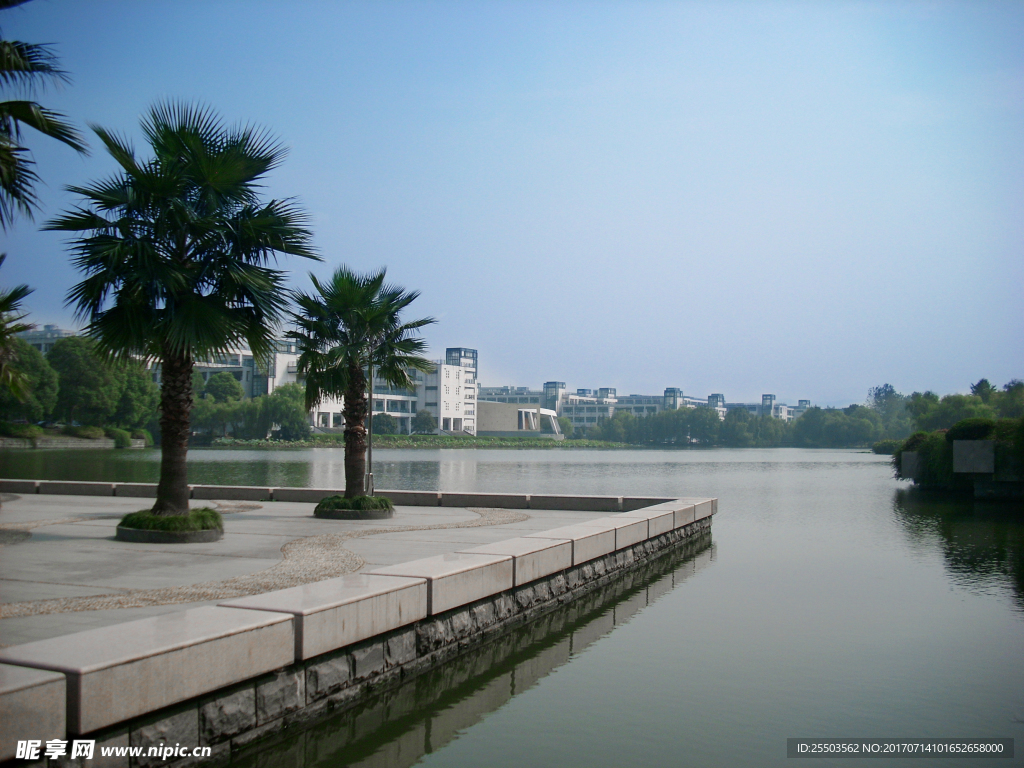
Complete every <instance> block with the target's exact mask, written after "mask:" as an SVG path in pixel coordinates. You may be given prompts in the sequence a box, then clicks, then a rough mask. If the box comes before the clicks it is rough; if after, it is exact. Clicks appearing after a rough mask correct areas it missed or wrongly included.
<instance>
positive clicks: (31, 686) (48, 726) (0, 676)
mask: <svg viewBox="0 0 1024 768" xmlns="http://www.w3.org/2000/svg"><path fill="white" fill-rule="evenodd" d="M66 711H67V684H66V682H65V679H64V675H62V674H60V673H59V672H49V671H47V670H43V669H31V668H29V667H16V666H14V665H12V664H0V723H2V724H3V725H0V761H4V760H10V759H12V758H13V757H15V755H17V747H18V741H19V740H22V741H27V740H30V739H32V740H35V741H41V742H43V744H44V745H45V743H46V741H47V740H48V739H64V738H65V736H66V729H65V716H66V715H65V713H66ZM40 754H42V752H40Z"/></svg>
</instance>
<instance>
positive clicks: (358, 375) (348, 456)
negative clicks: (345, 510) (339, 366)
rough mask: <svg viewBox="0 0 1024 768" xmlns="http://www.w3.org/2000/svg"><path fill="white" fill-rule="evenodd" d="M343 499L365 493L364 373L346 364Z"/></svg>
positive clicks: (357, 367)
mask: <svg viewBox="0 0 1024 768" xmlns="http://www.w3.org/2000/svg"><path fill="white" fill-rule="evenodd" d="M344 413H345V498H347V499H351V498H355V497H356V496H364V495H365V494H366V490H365V487H364V485H363V483H364V481H365V478H366V376H365V375H364V374H363V369H362V367H361V366H350V367H349V372H348V388H347V389H346V390H345V408H344Z"/></svg>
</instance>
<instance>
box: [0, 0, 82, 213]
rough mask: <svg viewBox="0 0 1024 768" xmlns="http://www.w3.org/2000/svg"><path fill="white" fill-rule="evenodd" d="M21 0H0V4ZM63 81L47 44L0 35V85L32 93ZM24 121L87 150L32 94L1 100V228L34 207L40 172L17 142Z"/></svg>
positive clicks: (6, 5) (65, 78)
mask: <svg viewBox="0 0 1024 768" xmlns="http://www.w3.org/2000/svg"><path fill="white" fill-rule="evenodd" d="M23 2H24V0H0V10H5V9H7V8H12V7H14V6H16V5H21V4H22V3H23ZM66 82H69V78H68V75H67V73H66V72H64V70H62V69H61V68H60V66H59V65H58V61H57V57H56V56H55V55H54V53H53V51H52V50H51V49H50V48H49V47H48V46H45V45H36V44H32V43H21V42H18V41H17V40H0V88H5V89H6V88H13V89H14V90H15V91H18V92H20V93H19V95H24V96H30V97H31V96H33V95H34V94H35V93H36V92H37V91H38V90H39V89H40V87H41V86H42V85H44V84H45V83H66ZM23 127H28V128H32V129H34V130H36V131H38V132H39V133H42V134H43V135H45V136H49V137H50V138H53V139H57V141H61V142H63V143H65V144H67V145H68V146H69V147H71V148H72V149H76V150H78V151H79V152H81V153H83V154H86V146H85V142H84V141H82V137H81V136H80V135H79V133H78V131H76V130H75V128H74V127H73V126H71V125H70V124H69V123H67V122H65V120H64V116H63V115H61V114H60V113H58V112H53V111H52V110H49V109H46V108H45V107H42V106H40V105H39V104H37V103H36V102H35V101H31V100H25V99H15V100H9V101H2V102H0V228H2V229H4V230H6V229H7V227H8V226H9V225H10V224H11V222H12V221H13V220H14V218H15V217H16V216H17V215H18V214H19V213H20V214H22V215H24V216H27V217H28V218H31V217H32V211H33V209H35V208H38V207H39V203H38V200H37V198H36V195H35V191H34V187H35V185H36V182H38V181H39V176H38V175H37V174H36V172H35V169H34V168H33V165H35V163H34V162H33V161H32V157H31V155H30V153H29V150H28V148H27V147H25V146H24V144H23V143H22V134H21V132H22V128H23Z"/></svg>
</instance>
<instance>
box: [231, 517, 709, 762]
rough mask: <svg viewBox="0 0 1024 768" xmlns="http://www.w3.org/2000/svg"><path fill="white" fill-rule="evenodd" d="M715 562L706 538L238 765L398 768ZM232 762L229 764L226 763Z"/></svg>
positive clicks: (446, 740)
mask: <svg viewBox="0 0 1024 768" xmlns="http://www.w3.org/2000/svg"><path fill="white" fill-rule="evenodd" d="M714 558H715V550H714V546H713V545H712V543H711V537H710V536H706V537H704V538H702V539H701V540H700V541H698V542H694V543H693V544H692V545H690V546H689V547H685V548H683V549H681V550H677V551H675V552H672V553H669V554H667V555H665V556H664V557H661V558H658V559H657V560H655V561H654V562H651V563H649V564H647V565H646V566H644V567H643V568H641V569H638V570H636V571H634V572H632V573H628V574H625V575H624V576H623V577H622V578H621V579H618V580H616V581H615V582H614V583H612V584H609V585H607V586H606V587H604V588H602V589H599V590H596V591H595V592H592V593H590V594H589V595H586V596H585V597H583V598H581V599H579V600H577V601H575V602H573V603H572V604H570V605H568V606H566V607H565V608H560V609H559V610H557V611H554V612H552V613H549V614H546V615H545V616H542V617H540V618H539V619H537V620H535V621H533V622H531V623H529V624H526V625H524V626H522V627H519V628H517V629H516V630H515V631H513V632H511V633H509V634H506V635H503V636H502V637H500V638H497V639H496V640H494V641H492V642H489V643H487V644H485V645H483V646H480V647H479V648H476V649H474V650H472V651H470V652H469V653H467V654H465V655H463V656H460V657H459V658H458V659H455V660H454V661H452V662H450V663H448V664H445V665H444V666H442V667H440V668H438V669H435V670H433V671H431V672H428V673H426V674H424V675H421V676H420V677H417V678H414V679H413V680H411V681H409V682H407V683H405V684H404V685H402V686H401V687H399V688H396V689H394V690H392V691H389V692H386V693H383V694H380V695H379V696H377V697H375V698H373V699H371V700H369V701H367V702H366V703H365V704H362V705H360V706H358V707H357V708H355V709H352V710H348V711H346V712H342V713H340V714H338V715H335V716H333V717H330V718H328V719H326V720H322V721H320V722H318V723H315V724H313V725H312V726H310V727H309V728H308V729H306V730H304V731H302V732H300V733H297V734H294V735H290V736H288V737H287V738H279V739H278V740H277V741H275V742H273V743H270V744H267V743H263V744H260V745H259V747H258V749H259V752H258V754H249V755H244V756H242V758H241V760H240V762H239V764H240V765H242V766H246V767H247V768H248V767H249V766H252V767H253V768H256V766H263V765H267V766H280V765H294V766H306V767H307V768H311V767H312V766H324V768H326V767H327V766H332V767H334V766H341V765H345V766H360V768H405V767H406V766H411V765H414V764H415V763H416V762H418V761H419V760H420V759H421V758H422V757H423V756H424V755H427V754H430V753H432V752H435V751H437V750H439V749H441V748H442V747H444V746H445V745H446V744H448V743H449V742H451V741H452V740H454V739H456V738H457V737H458V736H459V734H460V733H461V732H463V731H465V730H466V729H467V728H470V727H471V726H473V725H474V724H476V723H478V722H479V721H480V720H482V719H483V718H484V717H486V716H487V715H488V714H490V713H491V712H494V711H496V710H498V709H500V708H501V707H502V706H504V705H505V704H506V703H507V702H509V701H510V700H511V699H512V697H514V696H516V695H518V694H520V693H523V692H525V691H527V690H529V689H530V688H532V687H533V686H535V685H536V684H537V683H538V682H540V681H541V680H542V679H543V678H545V677H547V676H548V675H549V674H551V673H552V672H553V671H555V670H556V669H557V668H558V667H560V666H562V665H563V664H565V663H566V662H568V661H569V660H570V659H571V658H572V657H573V656H575V655H577V654H580V653H582V652H583V651H585V650H586V648H587V647H588V646H590V645H591V644H593V643H595V642H596V641H597V640H599V639H600V638H601V637H603V636H605V635H607V634H608V633H609V632H611V631H612V629H614V628H615V627H616V626H619V625H621V624H624V623H626V622H628V621H629V620H630V619H631V618H632V617H633V616H635V615H636V614H637V613H639V612H640V611H642V610H643V609H644V608H646V607H647V606H648V605H651V604H652V603H654V602H655V601H656V600H658V599H659V598H660V597H662V596H663V595H665V594H667V593H668V592H670V591H671V590H672V589H674V588H675V587H676V586H678V585H680V584H682V583H683V582H684V581H686V580H687V579H688V578H689V577H690V576H692V575H693V574H695V573H696V572H697V571H699V570H701V569H703V568H705V567H706V566H707V565H708V564H710V563H711V562H712V561H713V560H714ZM232 764H235V762H234V761H232Z"/></svg>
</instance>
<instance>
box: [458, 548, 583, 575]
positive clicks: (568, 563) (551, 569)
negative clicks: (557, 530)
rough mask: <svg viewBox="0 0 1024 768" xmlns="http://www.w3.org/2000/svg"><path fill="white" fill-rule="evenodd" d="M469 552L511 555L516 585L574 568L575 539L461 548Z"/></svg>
mask: <svg viewBox="0 0 1024 768" xmlns="http://www.w3.org/2000/svg"><path fill="white" fill-rule="evenodd" d="M460 551H461V552H465V553H467V554H477V555H509V556H511V557H512V583H513V584H514V585H515V586H517V587H518V586H520V585H521V584H528V583H530V582H531V581H536V580H537V579H541V578H544V577H545V576H550V575H551V574H552V573H558V572H559V571H564V570H565V569H566V568H571V567H572V542H571V541H569V540H568V539H563V540H559V539H530V538H526V537H522V538H518V539H506V540H505V541H496V542H494V543H493V544H481V545H479V546H474V547H472V548H469V549H463V550H460Z"/></svg>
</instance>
